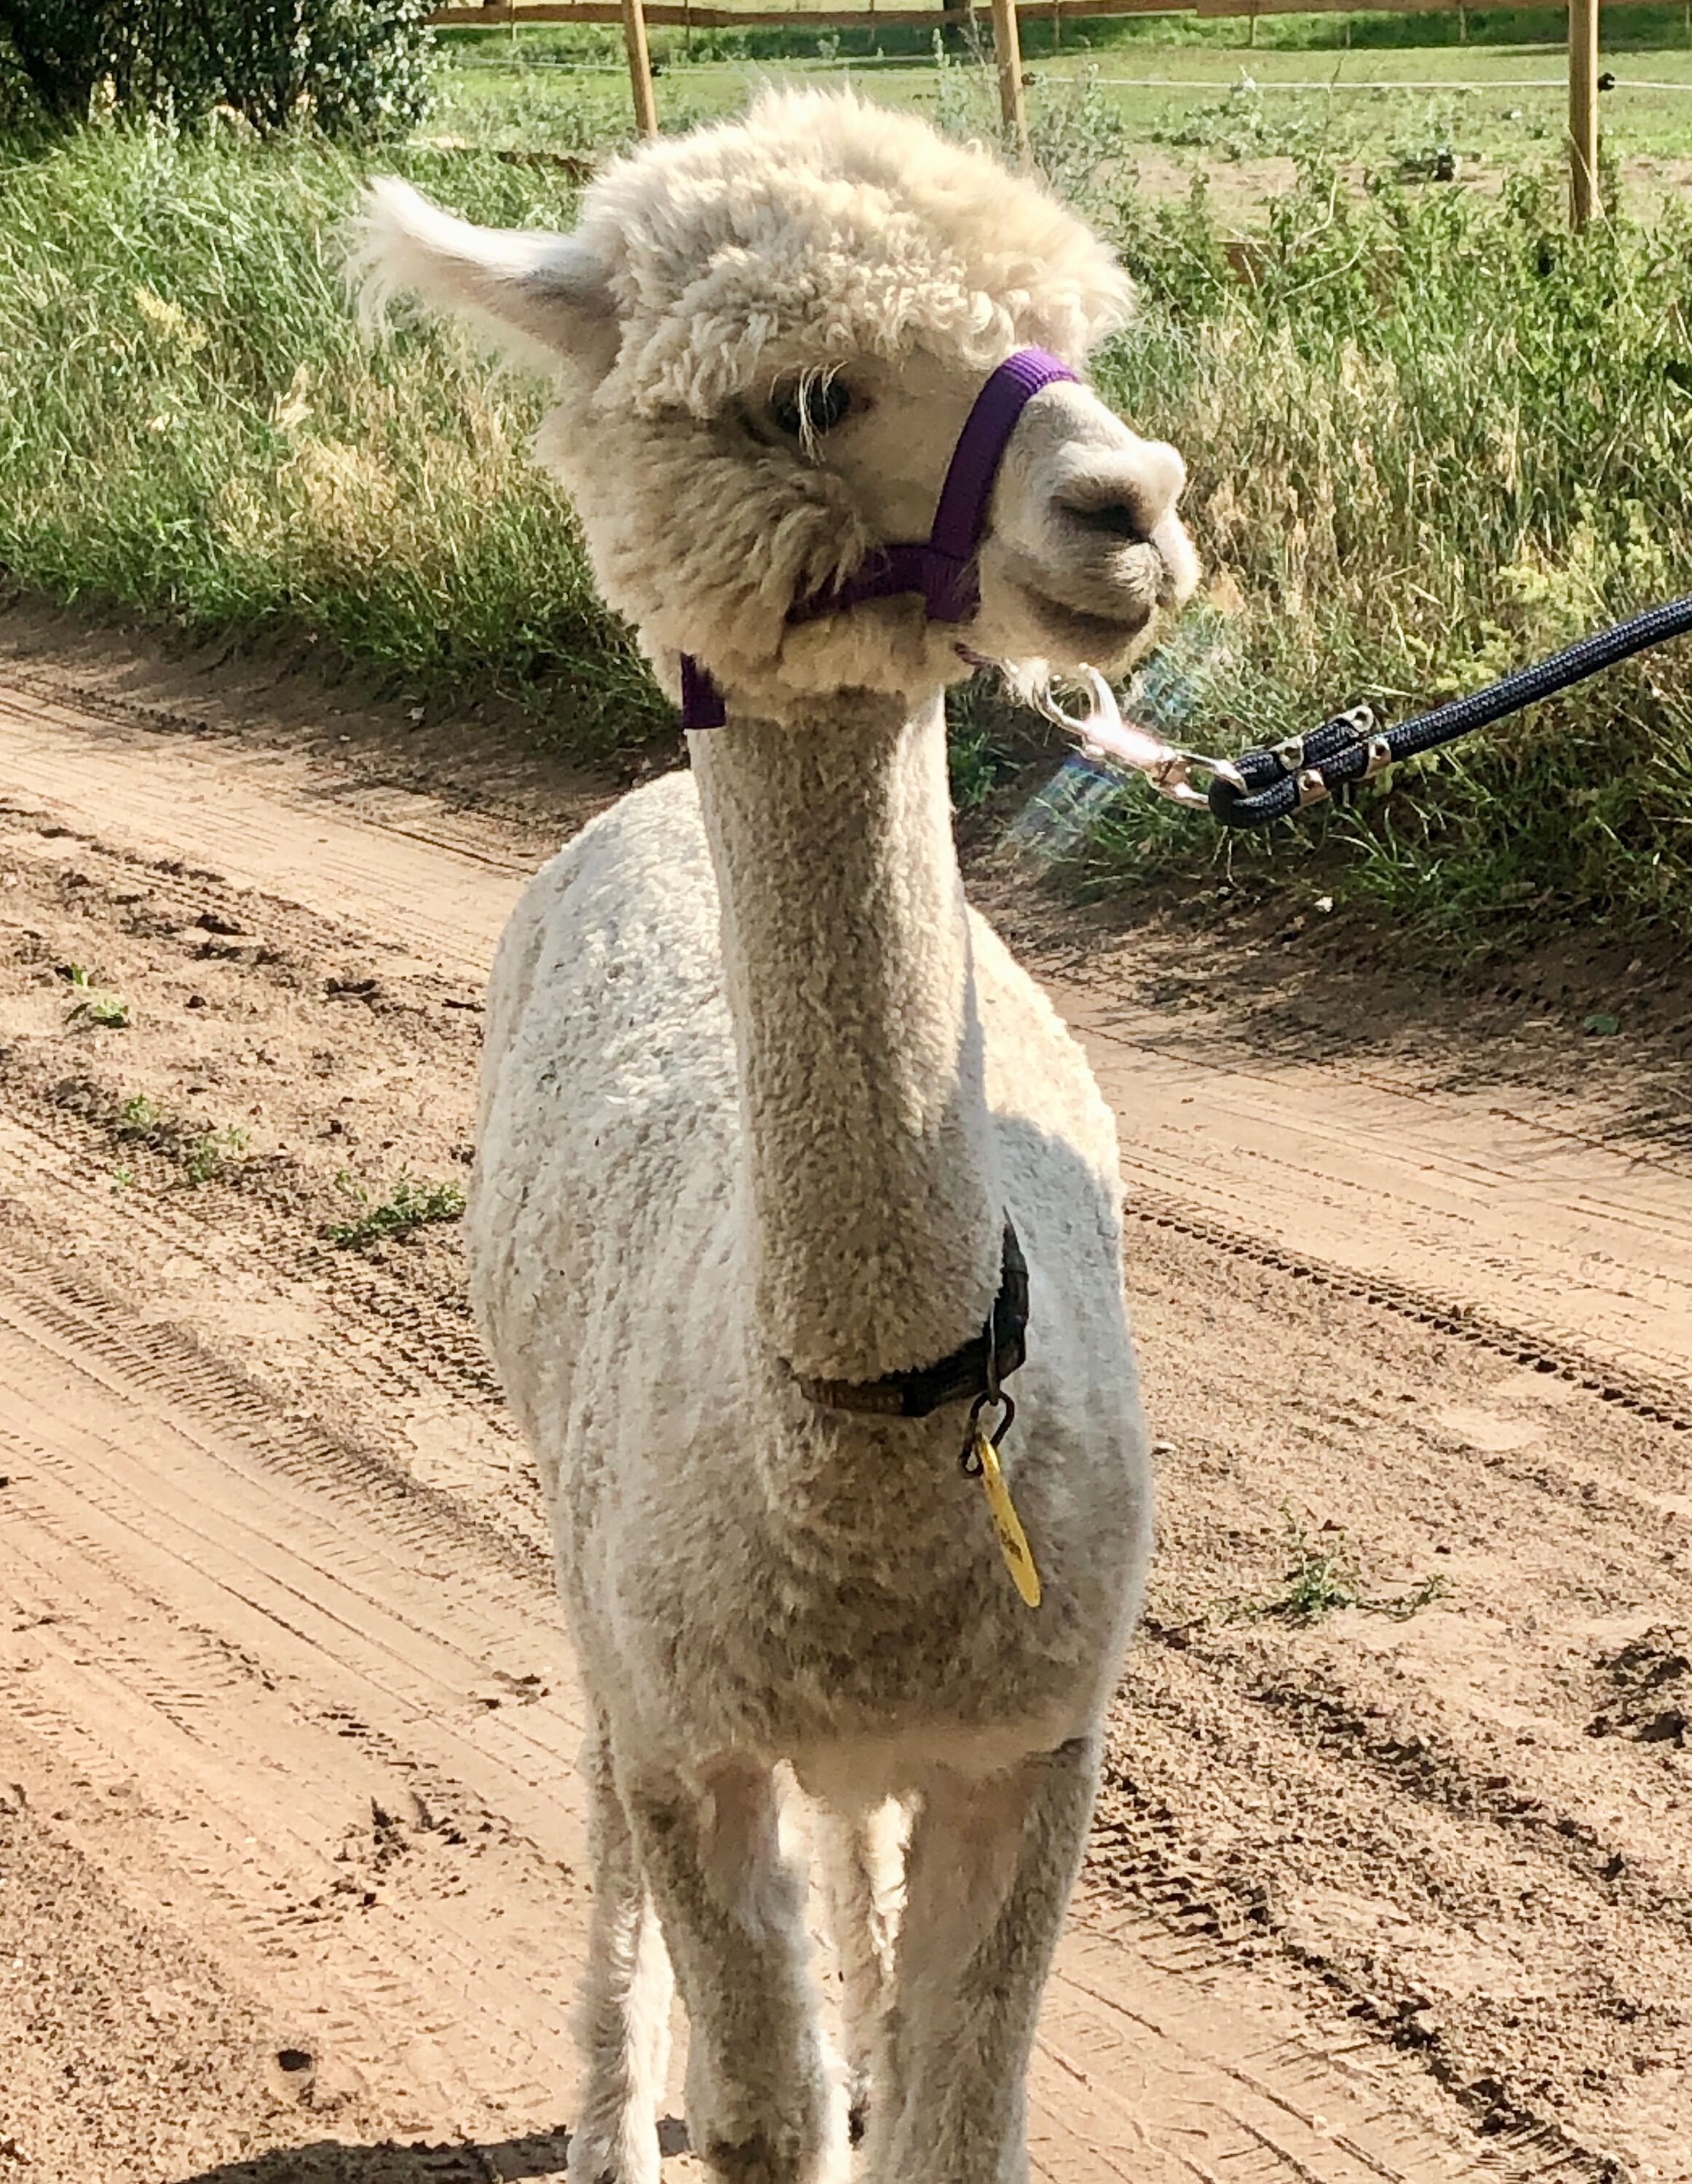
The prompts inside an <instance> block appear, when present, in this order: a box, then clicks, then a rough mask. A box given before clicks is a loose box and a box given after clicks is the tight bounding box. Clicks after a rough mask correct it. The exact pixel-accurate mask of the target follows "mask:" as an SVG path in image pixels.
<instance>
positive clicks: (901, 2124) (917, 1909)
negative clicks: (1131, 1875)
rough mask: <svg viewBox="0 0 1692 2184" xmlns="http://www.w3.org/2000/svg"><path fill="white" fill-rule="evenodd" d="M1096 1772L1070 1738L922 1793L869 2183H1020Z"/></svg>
mask: <svg viewBox="0 0 1692 2184" xmlns="http://www.w3.org/2000/svg"><path fill="white" fill-rule="evenodd" d="M1098 1766H1099V1747H1098V1743H1097V1741H1096V1739H1094V1737H1091V1736H1087V1737H1077V1738H1075V1739H1073V1740H1072V1741H1070V1742H1069V1743H1066V1744H1063V1745H1060V1746H1059V1747H1058V1748H1057V1749H1056V1750H1055V1752H1038V1753H1035V1754H1032V1755H1031V1756H1030V1757H1029V1758H1027V1759H1026V1760H1024V1761H1023V1762H1022V1763H1021V1764H1020V1765H1018V1766H1016V1767H1015V1768H1013V1769H1010V1770H1008V1771H1007V1772H1006V1773H1005V1774H1003V1775H989V1776H985V1777H979V1776H963V1775H956V1774H953V1773H951V1772H950V1771H946V1772H943V1773H942V1772H938V1771H937V1772H936V1774H935V1775H932V1777H931V1778H930V1779H929V1780H927V1783H926V1784H925V1786H924V1791H923V1798H922V1804H921V1811H920V1812H919V1814H918V1816H917V1819H916V1823H915V1825H914V1827H913V1829H912V1832H911V1838H910V1853H909V1864H908V1868H907V1879H906V1887H905V1901H904V1918H903V1919H902V1921H901V1923H900V1926H899V1947H898V1953H897V1956H896V1959H895V1966H894V2023H893V2037H892V2040H891V2042H890V2051H891V2052H890V2064H891V2069H890V2072H889V2076H890V2079H891V2081H892V2082H891V2085H890V2087H889V2088H888V2091H889V2092H890V2093H891V2095H892V2098H890V2099H889V2100H888V2102H887V2103H886V2105H885V2107H883V2106H882V2103H880V2102H879V2101H878V2102H876V2103H872V2104H871V2113H870V2134H869V2141H868V2149H867V2150H868V2162H867V2174H868V2176H869V2177H870V2178H871V2180H873V2184H917V2180H920V2184H1024V2180H1025V2178H1026V2176H1027V2075H1028V2060H1029V2056H1030V2053H1031V2052H1032V2048H1033V2042H1034V2028H1035V2024H1036V2021H1037V2020H1038V2015H1039V2008H1040V1995H1041V1992H1042V1990H1043V1989H1044V1986H1045V1982H1046V1975H1047V1973H1048V1971H1049V1970H1050V1967H1051V1960H1052V1954H1053V1952H1054V1950H1055V1947H1056V1946H1057V1937H1058V1930H1059V1928H1060V1926H1061V1925H1062V1923H1063V1915H1064V1911H1065V1908H1066V1906H1067V1904H1068V1902H1069V1897H1070V1892H1071V1889H1072V1887H1073V1886H1074V1885H1075V1876H1076V1873H1077V1869H1078V1868H1079V1866H1080V1864H1081V1855H1082V1852H1083V1847H1085V1843H1086V1839H1087V1827H1088V1819H1089V1818H1090V1817H1091V1814H1092V1810H1093V1797H1094V1788H1095V1786H1096V1784H1097V1780H1098ZM879 2090H880V2089H879V2088H878V2089H877V2091H878V2092H879Z"/></svg>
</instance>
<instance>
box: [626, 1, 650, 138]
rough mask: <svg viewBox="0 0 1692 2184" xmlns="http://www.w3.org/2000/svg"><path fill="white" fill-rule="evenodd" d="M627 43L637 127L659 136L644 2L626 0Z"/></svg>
mask: <svg viewBox="0 0 1692 2184" xmlns="http://www.w3.org/2000/svg"><path fill="white" fill-rule="evenodd" d="M623 43H624V44H625V45H626V47H628V53H629V82H630V84H631V86H632V88H633V91H634V118H635V127H636V128H637V129H638V130H639V131H640V133H641V135H642V136H656V135H657V134H658V104H657V101H656V100H655V99H654V97H653V95H652V56H651V54H650V53H648V51H647V49H646V9H645V8H644V7H643V5H642V4H641V0H623Z"/></svg>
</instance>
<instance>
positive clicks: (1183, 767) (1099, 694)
mask: <svg viewBox="0 0 1692 2184" xmlns="http://www.w3.org/2000/svg"><path fill="white" fill-rule="evenodd" d="M1081 680H1082V682H1083V685H1084V686H1085V688H1086V690H1087V694H1088V697H1089V698H1090V699H1092V701H1093V710H1092V711H1091V712H1090V713H1088V715H1086V716H1084V717H1083V718H1081V719H1077V717H1076V716H1075V715H1073V714H1072V713H1068V712H1066V711H1065V710H1064V709H1063V707H1062V706H1061V705H1060V704H1059V703H1058V701H1057V699H1056V698H1055V697H1054V696H1053V694H1052V693H1051V691H1050V690H1049V688H1048V689H1044V690H1042V691H1041V692H1040V693H1039V694H1038V697H1037V698H1036V700H1035V702H1036V704H1037V705H1038V707H1039V709H1040V710H1041V711H1042V712H1043V713H1044V715H1045V716H1046V718H1047V719H1048V720H1049V721H1053V722H1055V725H1056V726H1057V727H1060V728H1067V729H1068V731H1069V733H1070V734H1071V735H1072V736H1074V737H1075V738H1077V741H1078V742H1079V743H1080V745H1081V748H1082V749H1083V751H1085V752H1086V754H1087V755H1088V757H1089V758H1103V759H1109V760H1112V761H1113V762H1114V763H1115V764H1116V765H1117V766H1127V767H1128V768H1129V769H1130V770H1131V771H1132V772H1135V773H1140V774H1144V776H1145V777H1146V779H1147V780H1148V781H1149V782H1150V783H1151V785H1152V787H1153V788H1155V789H1156V791H1157V793H1158V794H1159V795H1160V796H1166V797H1167V798H1168V799H1169V800H1170V802H1171V803H1172V804H1179V805H1184V806H1185V807H1186V809H1187V810H1188V811H1205V810H1208V809H1209V806H1210V800H1211V799H1210V798H1209V796H1208V795H1207V794H1205V790H1204V789H1203V788H1200V787H1199V785H1198V783H1196V782H1195V781H1194V775H1195V774H1196V775H1199V776H1200V777H1203V778H1205V779H1206V780H1211V781H1225V782H1227V783H1228V785H1229V786H1230V787H1231V788H1237V789H1238V791H1239V793H1240V794H1241V795H1242V796H1244V795H1247V794H1250V789H1249V787H1248V784H1247V783H1246V780H1245V777H1244V775H1243V774H1242V773H1241V772H1240V771H1239V768H1238V766H1235V765H1233V763H1232V762H1231V761H1230V760H1227V759H1225V758H1211V757H1208V756H1207V755H1205V752H1203V751H1189V750H1181V749H1177V746H1176V745H1175V744H1166V743H1164V742H1163V741H1162V740H1161V739H1160V738H1159V737H1157V736H1155V735H1153V734H1152V733H1151V732H1150V731H1149V729H1147V728H1142V727H1135V726H1133V725H1132V724H1131V723H1130V722H1128V721H1125V720H1124V719H1123V718H1122V707H1121V706H1120V705H1118V704H1117V702H1116V692H1115V691H1114V690H1113V689H1112V688H1110V684H1109V683H1108V682H1106V681H1105V677H1103V676H1102V675H1101V674H1100V673H1099V670H1098V669H1097V668H1096V667H1083V669H1082V670H1081Z"/></svg>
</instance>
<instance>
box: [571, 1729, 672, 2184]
mask: <svg viewBox="0 0 1692 2184" xmlns="http://www.w3.org/2000/svg"><path fill="white" fill-rule="evenodd" d="M582 1773H583V1775H584V1776H585V1777H586V1780H587V1792H588V1814H589V1850H590V1856H591V1860H592V1864H593V1925H592V1927H591V1929H590V1931H589V1935H588V1944H587V1977H586V1980H585V1981H584V1982H583V1987H582V2000H581V2003H580V2005H579V2007H578V2009H577V2011H576V2039H577V2042H578V2043H579V2045H580V2047H581V2050H582V2092H581V2096H580V2098H579V2101H578V2103H577V2108H576V2123H575V2127H574V2128H573V2130H572V2131H571V2132H570V2149H569V2156H568V2159H569V2165H570V2184H658V2177H659V2147H658V2103H659V2102H660V2099H661V2098H662V2097H663V2093H664V2078H665V2070H666V2068H667V2067H668V2063H669V2057H670V1998H671V1977H670V1960H669V1958H668V1957H667V1956H666V1955H665V1949H664V1937H663V1936H662V1934H661V1933H660V1931H659V1925H658V1919H657V1915H656V1914H655V1912H654V1908H653V1906H652V1903H651V1900H650V1898H649V1897H648V1893H647V1888H646V1883H645V1881H644V1880H643V1877H642V1875H641V1870H640V1864H639V1861H638V1859H637V1857H636V1854H635V1846H634V1837H633V1836H632V1833H631V1832H630V1829H629V1823H628V1816H627V1814H626V1813H625V1812H624V1810H623V1806H622V1801H621V1798H620V1797H618V1795H617V1788H616V1784H615V1781H614V1780H612V1775H611V1763H610V1754H609V1749H608V1747H607V1743H606V1740H605V1737H604V1732H603V1731H600V1732H599V1733H598V1734H596V1735H595V1736H593V1737H592V1738H591V1739H590V1740H589V1741H588V1744H587V1748H586V1750H585V1751H584V1752H583V1753H582Z"/></svg>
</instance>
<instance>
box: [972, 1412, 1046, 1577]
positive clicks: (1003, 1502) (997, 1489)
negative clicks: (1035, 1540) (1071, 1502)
mask: <svg viewBox="0 0 1692 2184" xmlns="http://www.w3.org/2000/svg"><path fill="white" fill-rule="evenodd" d="M975 1459H976V1462H977V1463H978V1464H979V1465H980V1466H981V1483H982V1489H983V1490H984V1491H985V1493H986V1495H987V1507H988V1514H989V1515H990V1516H991V1517H992V1518H993V1530H994V1531H995V1532H997V1533H998V1535H999V1552H1000V1554H1002V1555H1003V1556H1004V1557H1005V1568H1006V1569H1008V1570H1009V1571H1010V1582H1011V1583H1012V1584H1013V1585H1015V1586H1016V1590H1017V1591H1018V1592H1020V1593H1021V1596H1022V1597H1023V1599H1024V1600H1025V1601H1026V1602H1027V1604H1028V1606H1029V1607H1038V1606H1039V1604H1040V1573H1039V1572H1038V1570H1037V1569H1036V1568H1035V1567H1034V1556H1033V1551H1032V1548H1031V1547H1030V1546H1029V1545H1028V1535H1027V1533H1026V1532H1025V1531H1024V1530H1023V1529H1022V1522H1021V1518H1019V1517H1018V1516H1017V1514H1016V1503H1015V1502H1013V1501H1012V1500H1011V1499H1010V1488H1009V1487H1008V1486H1007V1485H1005V1474H1004V1473H1003V1472H1002V1471H1001V1470H1000V1469H999V1451H998V1450H997V1449H996V1448H995V1447H994V1446H993V1443H992V1442H991V1441H990V1440H988V1437H987V1435H985V1434H984V1433H978V1434H977V1435H976V1437H975Z"/></svg>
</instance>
